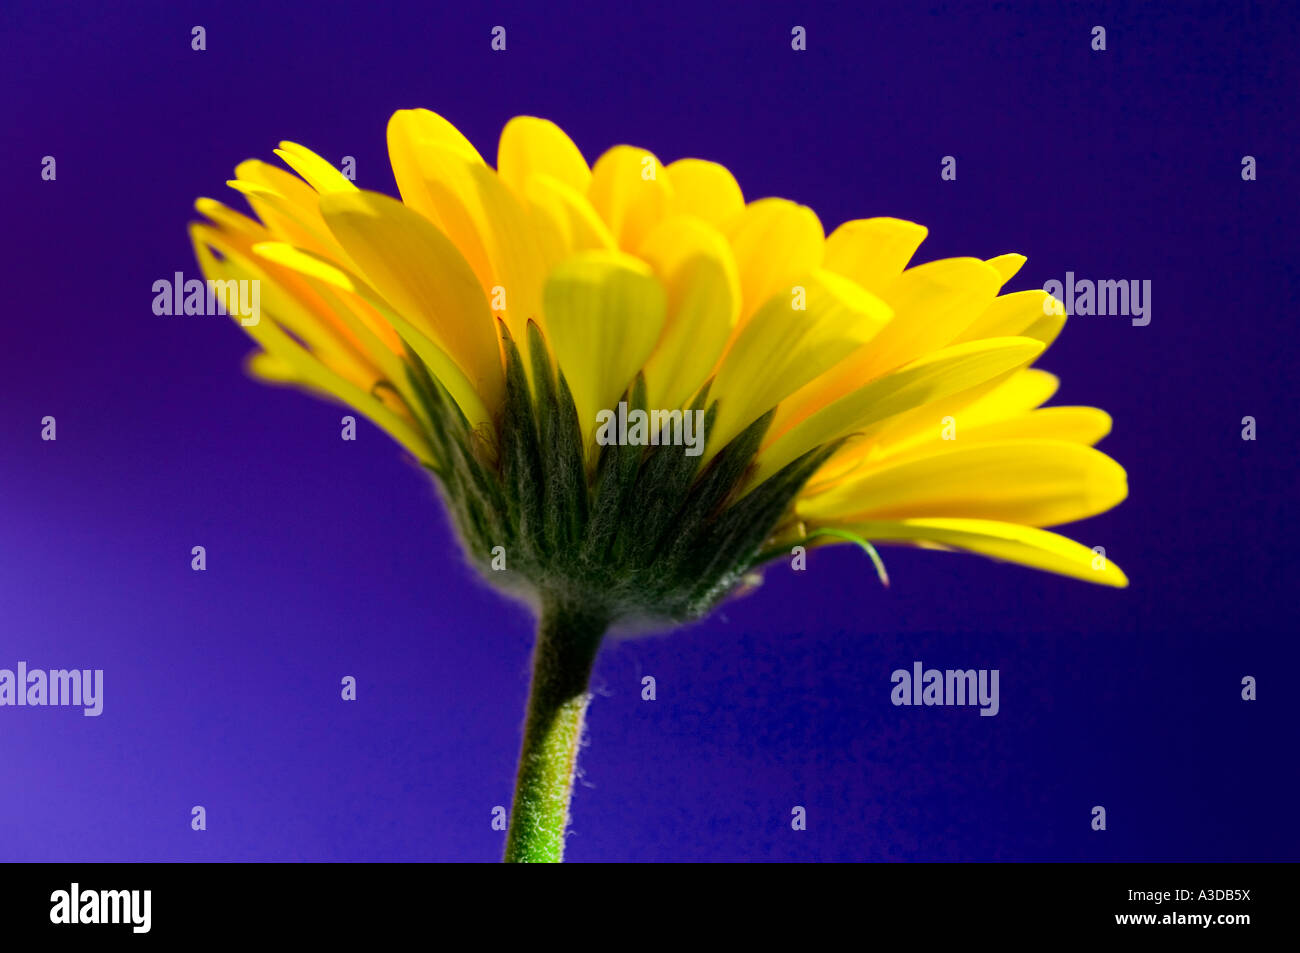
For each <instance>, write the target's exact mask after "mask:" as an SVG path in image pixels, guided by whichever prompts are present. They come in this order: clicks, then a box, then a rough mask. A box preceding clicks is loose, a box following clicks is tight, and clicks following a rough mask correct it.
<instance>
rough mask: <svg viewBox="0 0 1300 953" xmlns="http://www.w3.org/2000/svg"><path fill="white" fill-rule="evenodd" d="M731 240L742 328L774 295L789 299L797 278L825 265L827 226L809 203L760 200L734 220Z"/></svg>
mask: <svg viewBox="0 0 1300 953" xmlns="http://www.w3.org/2000/svg"><path fill="white" fill-rule="evenodd" d="M728 237H729V238H730V239H731V248H732V252H733V253H734V254H735V256H736V269H737V271H738V272H739V273H740V292H741V295H742V300H741V306H740V322H739V324H738V325H737V327H742V326H743V325H744V324H745V322H746V321H748V320H749V316H750V315H752V314H754V313H755V312H756V311H757V310H758V309H759V308H760V307H762V306H763V304H764V302H766V301H767V299H768V298H770V297H772V296H773V295H782V296H784V297H785V298H786V299H787V301H788V299H789V296H790V290H791V287H792V286H793V285H794V284H796V279H797V278H799V277H800V276H802V275H806V274H808V273H810V272H812V271H813V270H814V269H816V268H819V267H821V263H822V246H823V244H824V241H823V233H822V223H821V221H820V220H819V219H818V218H817V215H816V213H815V212H813V210H812V209H810V208H808V207H807V206H805V205H796V204H795V203H794V202H790V201H788V200H786V199H759V200H758V201H757V202H751V203H749V204H748V205H746V206H745V209H744V211H743V212H741V214H740V215H739V216H738V217H736V218H735V219H733V221H732V223H731V230H730V232H729V235H728Z"/></svg>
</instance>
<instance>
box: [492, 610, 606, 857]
mask: <svg viewBox="0 0 1300 953" xmlns="http://www.w3.org/2000/svg"><path fill="white" fill-rule="evenodd" d="M608 624H609V620H608V618H607V617H606V616H605V615H603V614H602V613H600V612H597V611H593V610H591V609H587V608H584V607H582V606H579V605H575V604H574V603H572V602H567V601H564V600H559V599H547V600H545V601H544V602H543V606H542V617H541V619H540V620H539V621H538V625H537V645H536V647H535V648H534V649H533V684H532V689H531V691H530V693H529V697H528V717H527V721H526V722H525V725H524V743H523V749H522V750H521V752H520V755H519V776H518V779H517V780H516V782H515V801H514V806H513V807H512V808H511V811H510V831H509V833H508V834H507V836H506V856H505V860H506V862H507V863H558V862H559V861H561V860H562V859H563V858H564V829H565V827H566V826H567V825H568V821H569V800H570V798H571V797H572V795H573V774H574V767H575V764H576V762H577V757H578V744H579V742H580V741H581V737H582V722H583V716H584V715H585V713H586V710H587V702H588V700H589V698H590V696H589V695H588V693H587V681H588V679H589V678H590V676H591V666H592V662H594V661H595V658H596V651H597V649H599V648H600V640H601V637H602V636H603V635H604V633H605V629H606V627H607V626H608Z"/></svg>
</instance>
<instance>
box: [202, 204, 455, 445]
mask: <svg viewBox="0 0 1300 953" xmlns="http://www.w3.org/2000/svg"><path fill="white" fill-rule="evenodd" d="M190 235H191V240H192V241H193V244H194V253H195V256H196V258H197V259H198V262H199V267H200V269H201V270H202V271H203V273H204V275H206V276H207V277H208V278H209V279H210V280H214V281H227V280H253V281H258V282H260V288H261V299H262V300H261V304H262V307H261V314H260V315H259V320H258V321H257V322H256V323H255V324H248V325H246V324H243V322H242V321H240V320H239V318H238V317H236V318H235V320H236V321H237V322H238V323H239V324H240V326H241V327H243V329H244V330H245V331H246V332H247V333H248V335H249V336H250V337H252V338H253V339H254V340H256V341H257V343H258V344H260V345H261V346H262V348H263V349H264V350H265V351H266V352H267V353H269V354H270V355H271V357H270V358H268V359H263V360H261V361H259V362H258V363H257V364H256V365H255V367H254V368H253V370H254V371H255V372H257V373H259V374H260V375H261V376H263V377H265V378H269V379H272V380H276V381H277V382H284V381H287V380H293V381H294V382H295V383H297V384H300V385H302V386H305V387H307V388H308V389H311V390H313V391H315V392H317V393H322V394H327V395H329V396H331V397H333V398H335V399H337V400H340V401H342V402H343V403H344V404H346V405H347V406H349V407H352V408H353V409H355V410H356V411H358V412H359V413H362V414H365V415H366V416H367V417H369V418H370V419H371V420H373V421H374V422H375V424H376V425H378V426H379V427H381V428H382V429H383V430H385V431H387V432H388V433H389V434H390V435H391V436H392V437H393V438H394V439H395V440H397V441H398V442H399V443H400V444H402V446H403V447H405V448H406V449H407V450H408V451H409V452H410V453H411V454H412V455H413V456H415V457H416V458H417V459H419V460H421V461H422V462H424V463H428V464H432V465H437V461H436V459H435V457H434V454H433V450H432V448H431V447H430V446H429V444H428V440H427V439H426V437H425V436H424V434H423V433H422V432H421V431H420V429H419V428H418V427H416V426H415V424H414V420H413V419H412V417H411V416H410V414H409V412H401V411H398V410H395V409H394V408H392V407H389V406H387V405H386V404H385V403H384V402H383V401H382V400H380V399H379V398H378V397H376V396H375V394H374V392H373V384H374V381H373V379H372V380H370V381H366V380H362V381H361V382H360V383H358V382H356V381H354V380H349V379H348V378H346V377H344V376H343V375H341V374H339V373H337V372H336V371H334V370H331V369H330V368H329V367H328V366H326V365H325V364H324V363H322V362H321V360H320V359H319V357H318V356H317V355H316V354H314V353H313V352H312V351H311V350H309V349H308V348H307V347H304V346H303V344H302V343H300V340H301V338H302V336H301V335H299V334H297V330H296V329H295V335H293V336H291V335H290V334H288V333H286V332H285V330H284V329H283V328H282V327H281V326H280V323H279V322H280V320H281V319H282V317H283V315H284V314H285V310H284V309H286V308H287V307H289V306H291V301H290V298H291V296H290V295H289V294H288V293H287V292H286V291H285V290H284V288H283V287H282V286H281V285H280V283H279V282H277V281H276V280H275V279H274V278H272V277H271V276H270V275H269V274H268V273H267V272H266V271H265V270H264V269H263V268H262V267H260V266H259V264H258V263H257V262H256V261H254V260H252V259H250V258H248V257H246V256H245V255H244V254H243V252H242V251H240V250H239V249H238V248H237V247H236V246H235V245H234V244H232V243H231V242H230V241H229V240H228V238H227V236H224V235H222V234H221V233H219V232H217V231H216V230H215V229H211V228H208V227H207V226H203V225H193V226H191V227H190ZM214 250H215V251H217V252H219V253H220V257H219V258H218V257H217V255H215V254H213V251H214Z"/></svg>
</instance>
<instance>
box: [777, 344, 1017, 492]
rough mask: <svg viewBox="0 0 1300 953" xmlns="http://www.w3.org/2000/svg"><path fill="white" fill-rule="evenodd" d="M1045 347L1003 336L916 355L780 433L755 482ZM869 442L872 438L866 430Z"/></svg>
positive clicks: (962, 388)
mask: <svg viewBox="0 0 1300 953" xmlns="http://www.w3.org/2000/svg"><path fill="white" fill-rule="evenodd" d="M1041 351H1042V345H1040V344H1039V343H1038V342H1037V341H1030V340H1027V339H1025V338H998V339H995V340H990V341H979V342H975V343H971V344H960V345H955V346H953V347H950V348H945V349H944V350H942V351H936V352H935V353H934V354H930V355H927V356H926V357H924V358H921V359H920V360H918V361H914V362H912V363H911V364H908V365H907V366H905V367H903V368H900V369H899V370H897V371H895V372H894V373H892V374H887V375H885V376H884V377H881V378H879V379H877V380H875V381H873V382H871V383H869V384H866V385H864V386H863V387H860V388H858V389H857V390H855V391H853V392H851V393H849V394H847V395H845V396H844V397H842V398H840V399H839V400H837V401H835V402H834V403H831V404H829V405H827V406H826V407H823V408H821V409H820V410H818V411H817V412H815V413H813V414H812V415H810V416H809V417H807V418H805V419H804V420H803V421H801V422H800V423H799V424H797V425H796V426H794V427H793V428H791V429H789V430H787V431H786V432H784V433H779V432H777V433H774V434H773V435H772V437H773V439H771V440H770V441H769V445H768V446H766V447H764V449H763V450H762V451H761V452H760V454H759V461H758V469H757V471H756V473H755V476H754V480H753V481H752V483H751V486H752V485H756V484H757V483H758V482H760V481H762V480H764V479H766V478H767V477H768V476H770V475H771V474H773V473H775V472H777V471H778V470H780V469H781V468H782V467H784V466H785V465H786V464H787V463H790V462H791V461H792V460H795V459H797V458H798V457H800V456H801V455H803V454H804V453H806V452H807V451H809V450H811V449H813V448H814V447H817V446H821V445H822V444H826V443H829V442H831V441H833V440H837V439H839V438H840V437H844V436H847V435H849V434H850V433H853V432H855V431H857V432H861V433H863V434H864V435H870V434H871V433H872V432H873V430H874V429H876V426H877V425H878V424H880V423H882V422H885V421H889V420H890V419H891V418H894V417H896V416H897V415H899V414H905V413H906V412H908V411H910V410H913V409H914V408H916V407H920V406H924V405H929V404H931V403H933V402H934V401H937V400H940V399H942V398H944V397H947V396H948V395H950V394H956V393H960V392H962V391H965V390H968V389H969V388H972V387H975V386H976V385H978V384H981V383H983V382H984V381H986V380H989V379H990V378H993V377H996V376H998V375H1000V374H1004V373H1006V372H1007V371H1009V370H1012V369H1014V368H1016V367H1021V366H1023V365H1025V364H1028V363H1029V362H1030V361H1032V360H1033V359H1034V358H1035V357H1037V356H1038V354H1039V353H1040V352H1041ZM934 419H935V420H936V421H937V420H938V419H939V418H938V417H935V418H934ZM864 443H866V444H868V445H869V443H870V440H869V439H867V437H865V436H864Z"/></svg>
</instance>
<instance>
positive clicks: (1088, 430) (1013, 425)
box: [954, 407, 1111, 447]
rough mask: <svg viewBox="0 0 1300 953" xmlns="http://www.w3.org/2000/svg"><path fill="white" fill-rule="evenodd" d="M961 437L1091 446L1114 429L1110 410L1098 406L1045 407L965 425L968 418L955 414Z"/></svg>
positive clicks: (968, 439)
mask: <svg viewBox="0 0 1300 953" xmlns="http://www.w3.org/2000/svg"><path fill="white" fill-rule="evenodd" d="M954 419H955V420H956V423H957V433H958V439H959V440H964V441H969V442H972V443H973V442H975V441H980V442H984V441H992V440H1029V439H1040V440H1068V441H1069V442H1070V443H1079V444H1083V445H1085V446H1089V447H1091V446H1092V445H1093V444H1095V443H1097V442H1098V441H1099V440H1101V439H1102V438H1103V437H1105V436H1106V435H1107V434H1108V433H1110V428H1111V419H1110V414H1108V413H1106V411H1104V410H1098V409H1097V408H1096V407H1044V408H1042V409H1040V410H1033V411H1030V412H1029V413H1027V414H1022V415H1020V416H1018V417H1008V418H1006V419H1003V420H996V421H991V422H989V423H984V424H978V425H976V426H974V427H964V429H963V424H964V418H963V417H955V418H954Z"/></svg>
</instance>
